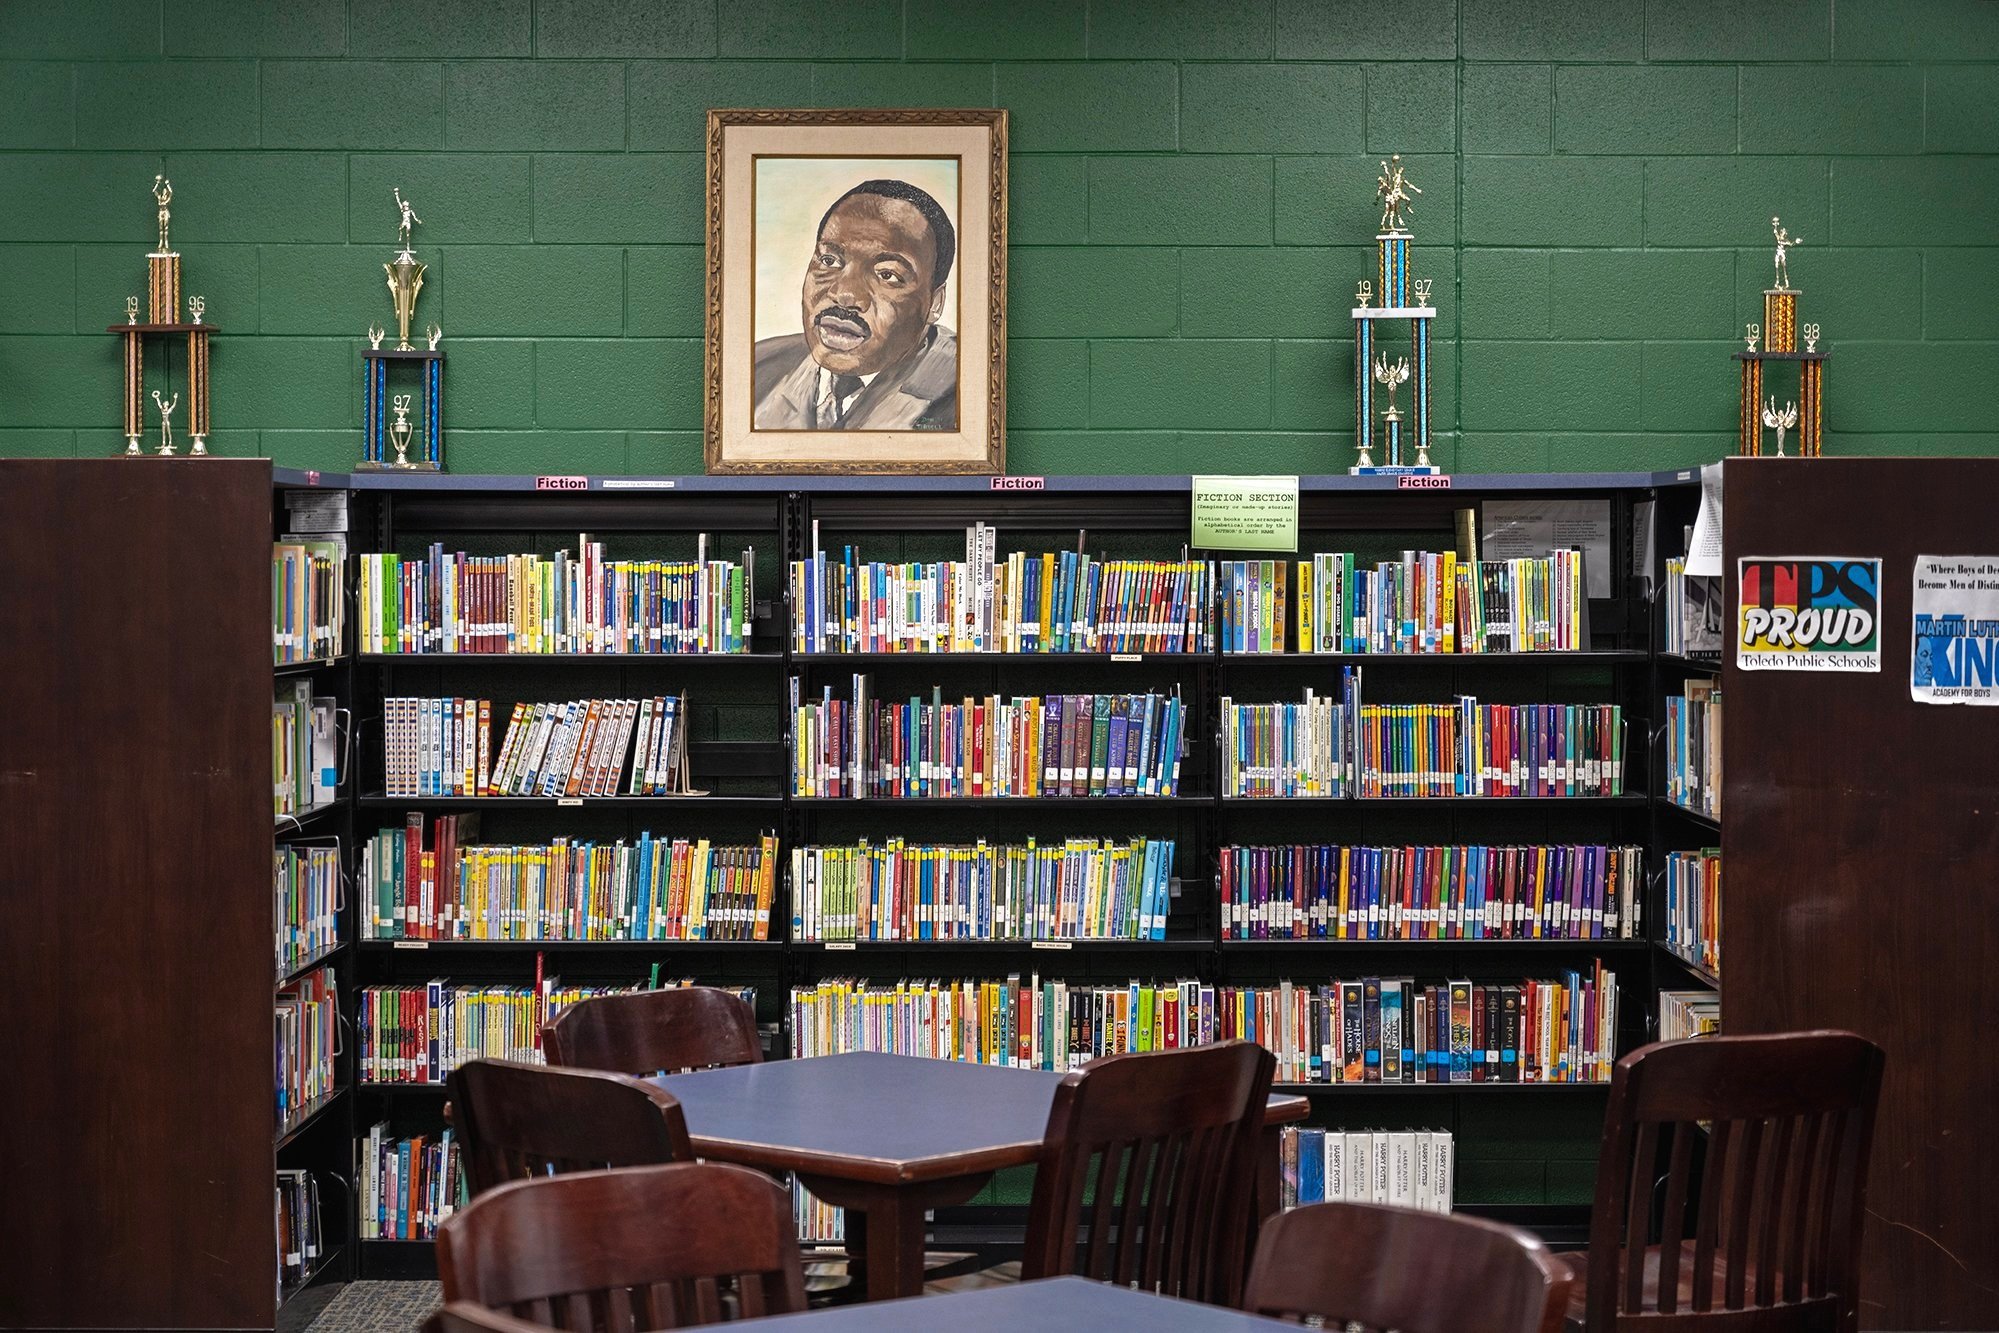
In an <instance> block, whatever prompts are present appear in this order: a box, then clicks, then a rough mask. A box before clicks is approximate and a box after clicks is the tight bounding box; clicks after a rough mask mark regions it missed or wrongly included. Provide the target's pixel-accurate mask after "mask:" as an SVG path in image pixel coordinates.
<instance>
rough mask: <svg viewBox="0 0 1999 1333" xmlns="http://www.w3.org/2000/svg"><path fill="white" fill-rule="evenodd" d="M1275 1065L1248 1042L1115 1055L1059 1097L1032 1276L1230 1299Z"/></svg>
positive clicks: (1037, 1204)
mask: <svg viewBox="0 0 1999 1333" xmlns="http://www.w3.org/2000/svg"><path fill="white" fill-rule="evenodd" d="M1274 1068H1275V1061H1274V1060H1273V1058H1272V1057H1271V1055H1270V1054H1269V1052H1267V1051H1265V1050H1263V1048H1261V1047H1260V1046H1257V1045H1256V1044H1255V1043H1253V1042H1244V1041H1230V1042H1222V1043H1219V1044H1217V1045H1213V1046H1204V1047H1198V1048H1190V1049H1186V1050H1178V1051H1166V1052H1159V1053H1154V1054H1146V1055H1121V1056H1109V1057H1106V1058H1103V1059H1099V1060H1094V1061H1092V1062H1090V1064H1089V1065H1088V1066H1087V1067H1085V1068H1084V1069H1083V1070H1081V1071H1079V1072H1077V1073H1074V1074H1071V1075H1069V1076H1068V1077H1067V1078H1065V1079H1064V1080H1063V1081H1062V1083H1061V1085H1060V1086H1059V1087H1058V1088H1057V1089H1056V1092H1055V1099H1054V1102H1053V1103H1052V1104H1051V1106H1050V1108H1049V1112H1048V1129H1047V1135H1046V1138H1045V1140H1044V1143H1043V1145H1042V1151H1041V1157H1040V1160H1039V1163H1038V1166H1037V1169H1036V1172H1035V1178H1034V1192H1033V1195H1032V1197H1031V1199H1030V1200H1029V1203H1028V1222H1027V1245H1026V1252H1025V1256H1024V1259H1023V1262H1022V1265H1021V1274H1022V1276H1023V1277H1027V1278H1039V1277H1053V1276H1057V1275H1059V1274H1063V1273H1076V1274H1080V1275H1082V1276H1085V1277H1092V1278H1097V1279H1099V1280H1106V1281H1116V1282H1120V1283H1132V1282H1136V1283H1138V1285H1140V1286H1141V1287H1144V1288H1145V1289H1147V1290H1154V1291H1160V1292H1163V1293H1165V1294H1167V1295H1171V1296H1186V1297H1189V1298H1192V1299H1196V1300H1210V1301H1214V1300H1220V1301H1224V1302H1226V1301H1230V1300H1232V1299H1233V1297H1234V1295H1235V1293H1234V1291H1233V1290H1231V1288H1232V1287H1233V1286H1235V1285H1238V1284H1239V1281H1240V1275H1241V1272H1242V1265H1241V1258H1240V1254H1239V1253H1237V1254H1235V1255H1233V1256H1232V1255H1231V1253H1230V1252H1231V1250H1236V1251H1239V1250H1240V1249H1241V1240H1240V1237H1241V1236H1242V1234H1243V1226H1244V1225H1245V1224H1246V1221H1247V1218H1248V1208H1249V1197H1250V1192H1251V1185H1252V1181H1253V1176H1254V1169H1255V1150H1256V1143H1257V1135H1258V1134H1259V1133H1260V1132H1261V1130H1262V1126H1263V1114H1264V1104H1265V1102H1266V1101H1267V1100H1268V1098H1269V1093H1270V1079H1271V1074H1272V1072H1273V1070H1274Z"/></svg>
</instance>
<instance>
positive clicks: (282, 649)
mask: <svg viewBox="0 0 1999 1333" xmlns="http://www.w3.org/2000/svg"><path fill="white" fill-rule="evenodd" d="M345 558H346V550H345V548H344V547H343V546H342V544H341V543H340V542H339V541H337V540H327V539H323V538H307V537H293V536H289V535H287V536H286V537H284V538H283V539H282V540H280V541H276V542H273V543H271V661H272V662H273V663H274V664H275V665H277V666H284V665H286V664H287V663H291V662H313V661H324V660H326V659H328V658H333V657H338V656H339V655H340V650H341V645H342V644H343V643H345V641H346V639H345V632H344V629H343V622H344V619H345V615H346V600H345V598H344V597H343V596H342V589H341V583H340V570H341V566H342V565H343V564H344V563H345Z"/></svg>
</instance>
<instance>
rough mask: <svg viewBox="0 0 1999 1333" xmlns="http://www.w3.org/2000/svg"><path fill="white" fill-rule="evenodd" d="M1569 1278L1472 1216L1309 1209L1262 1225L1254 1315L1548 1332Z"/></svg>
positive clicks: (1532, 1240) (1420, 1328)
mask: <svg viewBox="0 0 1999 1333" xmlns="http://www.w3.org/2000/svg"><path fill="white" fill-rule="evenodd" d="M1572 1281H1573V1280H1572V1279H1571V1278H1570V1276H1569V1271H1568V1269H1567V1268H1566V1267H1565V1266H1564V1265H1563V1264H1562V1262H1561V1260H1560V1259H1559V1258H1558V1257H1557V1256H1555V1255H1553V1254H1550V1253H1549V1252H1548V1249H1547V1247H1546V1246H1544V1245H1543V1244H1542V1243H1541V1242H1540V1240H1538V1239H1537V1238H1536V1237H1534V1236H1531V1235H1529V1234H1528V1233H1526V1232H1524V1231H1519V1230H1516V1229H1515V1228H1513V1227H1508V1226H1501V1225H1500V1224H1499V1223H1497V1222H1486V1221H1482V1220H1480V1219H1478V1218H1474V1217H1460V1216H1452V1215H1447V1214H1443V1213H1420V1212H1416V1211H1414V1210H1413V1209H1408V1208H1384V1207H1380V1206H1377V1205H1375V1204H1366V1203H1315V1204H1309V1205H1307V1206H1305V1207H1303V1208H1296V1209H1293V1210H1292V1211H1291V1212H1288V1213H1285V1214H1284V1215H1283V1216H1281V1217H1274V1218H1271V1219H1270V1220H1269V1221H1267V1222H1265V1223H1264V1225H1263V1234H1262V1235H1261V1236H1260V1237H1259V1238H1258V1240H1257V1244H1256V1259H1255V1261H1254V1262H1252V1263H1251V1265H1250V1269H1249V1284H1248V1286H1247V1287H1245V1288H1244V1290H1243V1297H1242V1308H1243V1309H1245V1310H1248V1311H1249V1312H1250V1313H1252V1314H1260V1315H1267V1316H1269V1317H1271V1318H1274V1319H1289V1320H1294V1321H1298V1322H1303V1321H1304V1320H1306V1319H1309V1318H1312V1317H1313V1316H1317V1317H1318V1318H1320V1319H1322V1320H1323V1321H1324V1322H1325V1326H1326V1327H1327V1328H1343V1327H1348V1326H1350V1325H1354V1324H1359V1325H1361V1326H1362V1327H1363V1328H1367V1329H1370V1330H1381V1329H1395V1330H1398V1333H1556V1331H1557V1330H1559V1329H1560V1328H1561V1327H1562V1318H1563V1315H1564V1314H1565V1313H1566V1312H1567V1311H1568V1306H1569V1290H1570V1287H1571V1285H1572Z"/></svg>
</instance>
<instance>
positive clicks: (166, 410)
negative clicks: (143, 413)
mask: <svg viewBox="0 0 1999 1333" xmlns="http://www.w3.org/2000/svg"><path fill="white" fill-rule="evenodd" d="M153 406H154V407H157V408H159V409H160V447H159V448H158V449H157V450H155V452H156V453H158V454H159V456H160V457H161V458H172V457H173V454H174V421H173V417H174V409H175V408H176V407H179V406H180V395H179V394H175V395H174V396H173V397H171V398H168V399H166V400H165V401H162V400H161V398H160V391H159V390H158V389H155V390H153Z"/></svg>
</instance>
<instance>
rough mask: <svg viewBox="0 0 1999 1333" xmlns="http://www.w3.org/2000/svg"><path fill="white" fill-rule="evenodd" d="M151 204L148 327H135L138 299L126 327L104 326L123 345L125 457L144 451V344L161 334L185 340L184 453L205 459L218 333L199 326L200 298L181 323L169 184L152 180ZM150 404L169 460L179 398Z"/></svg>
mask: <svg viewBox="0 0 1999 1333" xmlns="http://www.w3.org/2000/svg"><path fill="white" fill-rule="evenodd" d="M152 195H153V201H154V203H155V204H156V205H157V206H158V212H157V213H156V214H155V215H154V217H155V220H156V221H157V222H158V224H159V228H160V243H159V248H158V249H156V250H152V251H149V252H148V253H147V255H146V322H145V323H144V324H141V323H140V322H139V298H138V297H136V296H128V297H126V298H125V322H124V323H123V324H112V325H109V326H107V328H106V330H105V331H106V332H107V333H115V334H117V335H118V337H119V339H120V341H121V342H122V343H123V344H124V363H125V365H124V370H125V374H124V381H125V420H124V431H123V434H124V436H125V455H126V457H128V458H136V457H138V456H140V455H142V454H143V453H144V452H145V450H144V449H142V448H141V447H140V445H139V439H140V437H141V436H142V435H143V434H144V433H145V426H146V423H145V396H146V339H147V338H150V337H156V336H158V335H161V334H167V335H178V334H182V333H184V334H186V335H187V427H188V441H189V448H188V453H189V454H190V455H192V456H194V457H197V458H199V457H202V456H203V455H206V454H207V453H208V431H209V421H208V400H209V392H208V339H209V336H210V335H211V334H214V333H217V332H219V330H218V329H217V328H216V327H215V326H214V325H213V324H208V323H205V322H204V321H203V316H204V314H205V313H206V310H207V303H206V302H205V301H203V300H202V298H201V297H199V296H193V297H189V298H188V303H187V313H188V318H187V322H186V323H185V324H183V323H181V322H180V254H179V253H178V252H177V251H175V250H174V248H173V245H172V242H171V241H170V239H169V238H168V234H167V233H168V226H169V224H170V223H171V221H172V218H173V211H172V210H171V209H170V208H169V207H168V205H169V204H171V203H172V202H173V197H174V186H173V182H172V181H170V180H168V179H167V178H166V177H165V176H164V175H156V176H154V177H153V189H152ZM172 346H173V345H172V343H168V345H167V347H168V350H167V354H166V358H165V364H166V374H167V380H168V384H169V387H171V384H172V380H173V351H172ZM152 396H153V402H154V404H155V406H157V407H158V408H159V409H160V447H159V448H158V450H156V451H155V452H156V453H157V454H159V455H160V456H161V457H169V456H171V455H172V454H173V452H174V448H173V428H172V426H171V424H170V422H169V417H170V415H171V413H172V412H173V410H174V408H176V407H178V406H179V405H180V394H178V393H176V394H174V395H173V397H172V398H171V399H170V400H167V401H162V400H161V398H160V395H159V391H158V390H154V392H153V395H152Z"/></svg>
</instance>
